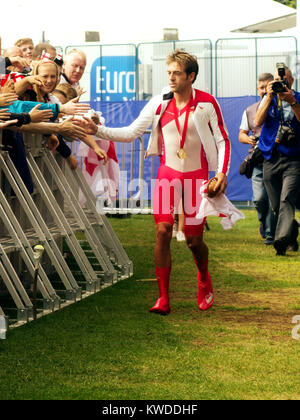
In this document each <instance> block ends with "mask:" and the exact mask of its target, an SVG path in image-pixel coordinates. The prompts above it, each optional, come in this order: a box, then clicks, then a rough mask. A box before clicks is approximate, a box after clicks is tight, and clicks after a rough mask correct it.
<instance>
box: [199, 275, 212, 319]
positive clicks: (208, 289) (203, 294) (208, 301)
mask: <svg viewBox="0 0 300 420" xmlns="http://www.w3.org/2000/svg"><path fill="white" fill-rule="evenodd" d="M213 303H214V293H213V287H212V282H211V277H210V274H209V273H208V274H207V281H205V282H204V281H202V279H201V274H200V272H199V274H198V308H199V309H200V311H207V309H209V308H211V306H212V305H213Z"/></svg>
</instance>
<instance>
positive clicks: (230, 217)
mask: <svg viewBox="0 0 300 420" xmlns="http://www.w3.org/2000/svg"><path fill="white" fill-rule="evenodd" d="M207 184H208V180H206V181H203V183H202V186H201V188H200V194H201V196H202V200H201V204H200V208H199V212H198V214H197V216H196V217H197V219H202V220H203V219H204V218H205V217H207V216H218V217H221V218H222V220H221V225H222V226H223V229H224V230H228V229H232V228H233V226H234V224H235V223H236V222H237V221H238V220H239V219H245V215H244V214H243V213H242V212H240V211H239V210H238V209H237V208H236V207H235V206H234V205H233V204H232V203H231V201H230V200H228V198H227V197H226V195H225V194H220V195H218V196H216V197H213V198H209V197H207Z"/></svg>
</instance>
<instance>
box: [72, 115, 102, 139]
mask: <svg viewBox="0 0 300 420" xmlns="http://www.w3.org/2000/svg"><path fill="white" fill-rule="evenodd" d="M74 124H75V125H77V126H79V127H81V128H83V129H84V130H85V132H86V134H91V135H95V134H96V133H97V130H98V127H97V125H96V124H95V123H94V121H93V120H91V119H90V118H87V117H82V118H80V119H79V118H78V119H74Z"/></svg>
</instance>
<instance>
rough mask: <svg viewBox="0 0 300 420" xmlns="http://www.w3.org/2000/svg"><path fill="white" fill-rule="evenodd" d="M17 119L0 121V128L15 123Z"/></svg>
mask: <svg viewBox="0 0 300 420" xmlns="http://www.w3.org/2000/svg"><path fill="white" fill-rule="evenodd" d="M17 122H18V120H9V121H0V129H2V128H5V127H8V126H10V125H13V124H17Z"/></svg>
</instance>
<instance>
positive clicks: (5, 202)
mask: <svg viewBox="0 0 300 420" xmlns="http://www.w3.org/2000/svg"><path fill="white" fill-rule="evenodd" d="M0 137H1V132H0ZM0 140H1V138H0ZM24 141H25V145H26V162H27V164H28V167H29V170H30V173H31V176H32V180H33V184H34V191H33V193H32V194H31V193H30V192H29V191H28V189H27V187H26V185H25V183H24V180H23V179H22V177H21V176H20V174H19V172H18V171H17V169H16V167H15V165H14V164H13V162H12V160H11V158H10V155H9V152H8V151H4V150H3V149H2V150H1V151H0V181H1V188H0V220H1V224H0V338H5V337H6V331H7V328H8V326H10V327H15V326H19V325H23V324H24V323H27V322H30V321H32V320H34V319H36V316H37V317H40V316H43V315H46V314H48V313H51V312H53V311H55V310H59V309H60V308H61V307H64V306H66V305H69V304H72V303H75V302H76V301H78V300H80V299H82V298H84V297H87V296H89V295H91V294H93V293H97V292H99V291H100V290H102V289H103V288H105V287H108V286H110V285H112V284H114V283H116V282H117V281H119V280H122V279H125V278H128V277H130V276H132V274H133V266H132V262H131V261H130V260H129V258H128V256H127V254H126V252H125V250H124V248H123V246H122V245H121V243H120V241H119V239H118V238H117V236H116V234H115V233H114V231H113V229H112V227H111V225H110V224H109V222H108V220H107V218H106V217H105V216H104V215H101V214H99V213H98V212H97V209H96V199H95V197H94V196H93V194H92V193H91V190H90V188H89V186H88V184H87V183H86V181H85V179H84V177H83V175H82V173H81V170H80V168H78V169H77V170H76V171H72V170H71V169H70V167H69V166H68V165H65V162H64V160H63V159H61V158H58V159H56V158H54V156H53V154H52V153H51V152H50V151H49V150H48V149H46V148H45V147H44V146H43V140H42V137H41V136H39V135H33V134H27V135H25V136H24ZM79 189H80V190H81V193H82V194H83V196H84V197H85V205H84V207H81V206H80V205H79V202H78V192H79ZM36 244H39V245H42V247H43V248H44V254H43V258H42V260H41V263H40V264H39V266H38V267H36V255H35V252H34V249H33V246H34V245H36ZM35 280H36V282H37V299H35V296H34V293H33V285H34V281H35ZM35 314H37V315H36V316H35Z"/></svg>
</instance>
